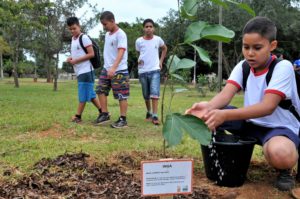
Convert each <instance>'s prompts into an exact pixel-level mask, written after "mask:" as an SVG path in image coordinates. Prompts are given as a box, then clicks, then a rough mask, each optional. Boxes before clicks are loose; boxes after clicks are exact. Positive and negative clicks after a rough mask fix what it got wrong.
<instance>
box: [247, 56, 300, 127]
mask: <svg viewBox="0 0 300 199" xmlns="http://www.w3.org/2000/svg"><path fill="white" fill-rule="evenodd" d="M280 61H282V60H281V59H278V58H276V59H274V60H273V61H272V62H271V64H270V66H269V71H268V73H267V75H266V83H267V85H269V82H270V80H271V78H272V74H273V71H274V68H275V67H276V65H277V64H278V63H279V62H280ZM242 68H243V85H242V86H243V89H244V91H245V89H246V85H247V79H248V76H249V74H250V66H249V64H248V62H247V61H244V63H243V65H242ZM295 78H296V84H297V91H298V97H299V100H300V96H299V95H300V75H299V74H298V73H297V72H296V71H295ZM278 106H280V107H281V108H283V109H285V110H289V111H290V112H291V113H292V114H293V115H294V116H295V117H296V118H297V120H298V121H299V122H300V116H299V113H298V112H297V111H296V108H295V107H294V106H293V104H292V100H290V99H288V100H281V101H280V103H279V105H278Z"/></svg>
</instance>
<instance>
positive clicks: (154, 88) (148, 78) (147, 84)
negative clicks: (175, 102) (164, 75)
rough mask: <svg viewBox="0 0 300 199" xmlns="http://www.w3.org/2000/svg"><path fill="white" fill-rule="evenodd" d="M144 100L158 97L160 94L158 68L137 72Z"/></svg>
mask: <svg viewBox="0 0 300 199" xmlns="http://www.w3.org/2000/svg"><path fill="white" fill-rule="evenodd" d="M139 79H140V82H141V84H142V91H143V97H144V99H145V100H149V99H159V95H160V70H154V71H150V72H145V73H141V74H139Z"/></svg>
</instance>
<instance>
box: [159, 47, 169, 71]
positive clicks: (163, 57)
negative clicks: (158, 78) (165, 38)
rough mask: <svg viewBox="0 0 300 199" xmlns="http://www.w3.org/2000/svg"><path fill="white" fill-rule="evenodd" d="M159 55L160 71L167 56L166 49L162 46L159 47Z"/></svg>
mask: <svg viewBox="0 0 300 199" xmlns="http://www.w3.org/2000/svg"><path fill="white" fill-rule="evenodd" d="M161 49H162V51H161V55H160V60H159V67H160V69H162V66H163V63H164V60H165V57H166V55H167V51H168V47H167V46H166V45H165V44H164V45H163V46H161Z"/></svg>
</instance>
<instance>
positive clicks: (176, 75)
mask: <svg viewBox="0 0 300 199" xmlns="http://www.w3.org/2000/svg"><path fill="white" fill-rule="evenodd" d="M171 76H172V77H175V78H176V79H178V80H180V81H183V82H185V80H184V79H183V77H182V76H180V75H178V74H175V73H173V74H171Z"/></svg>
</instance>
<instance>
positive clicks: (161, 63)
mask: <svg viewBox="0 0 300 199" xmlns="http://www.w3.org/2000/svg"><path fill="white" fill-rule="evenodd" d="M159 67H160V70H161V69H162V68H163V62H162V61H159Z"/></svg>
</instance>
